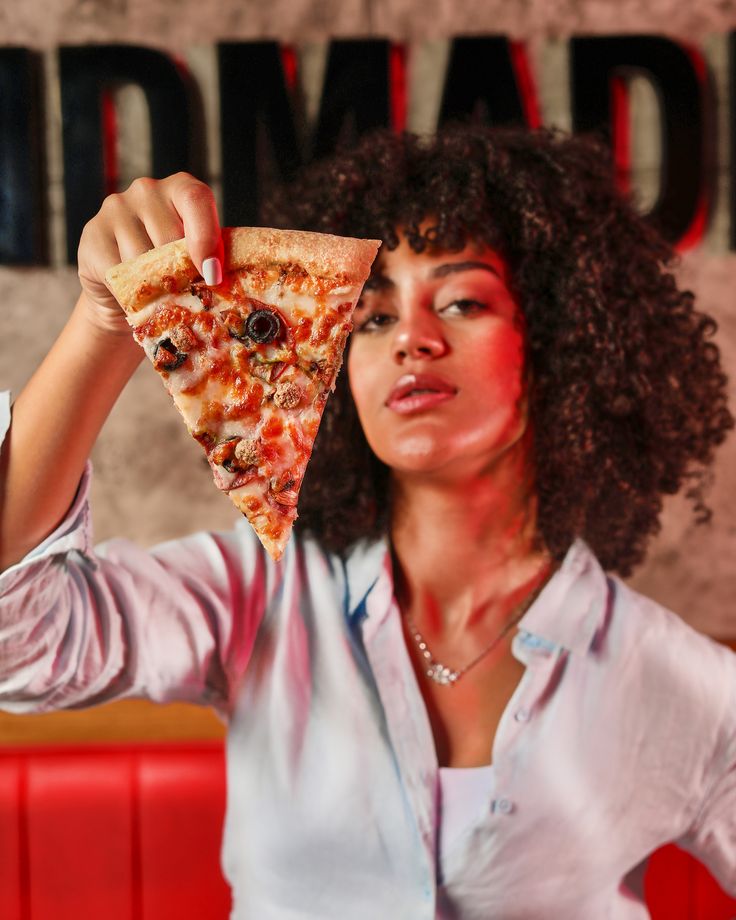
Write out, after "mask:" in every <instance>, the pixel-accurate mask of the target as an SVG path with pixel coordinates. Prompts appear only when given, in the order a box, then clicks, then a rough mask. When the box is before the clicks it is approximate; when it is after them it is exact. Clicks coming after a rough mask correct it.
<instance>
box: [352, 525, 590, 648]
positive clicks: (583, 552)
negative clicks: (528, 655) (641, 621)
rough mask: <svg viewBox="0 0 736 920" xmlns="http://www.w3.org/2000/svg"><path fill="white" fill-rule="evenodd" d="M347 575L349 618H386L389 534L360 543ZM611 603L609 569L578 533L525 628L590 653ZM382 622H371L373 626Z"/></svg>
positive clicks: (390, 592)
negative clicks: (605, 569) (605, 570)
mask: <svg viewBox="0 0 736 920" xmlns="http://www.w3.org/2000/svg"><path fill="white" fill-rule="evenodd" d="M345 577H346V598H345V600H346V607H347V613H348V617H349V619H350V620H354V619H356V618H361V617H369V619H370V618H373V617H376V618H378V619H379V620H382V619H383V618H384V616H385V615H386V614H387V613H388V609H389V607H390V603H388V601H390V599H391V598H392V595H393V579H392V570H391V553H390V550H389V545H388V539H387V538H385V537H384V538H382V539H380V540H377V541H375V542H369V541H361V542H360V543H359V544H357V545H356V546H355V547H354V549H353V550H352V551H351V553H350V555H349V556H348V557H347V559H346V561H345ZM374 595H375V596H374ZM607 603H608V582H607V579H606V575H605V573H604V571H603V569H602V568H601V566H600V563H599V562H598V560H597V559H596V558H595V556H594V555H593V552H592V550H591V549H590V547H589V546H588V545H587V543H585V541H584V540H582V539H577V540H575V541H574V542H573V543H572V544H571V546H570V548H569V549H568V551H567V553H566V555H565V558H564V559H563V561H562V564H561V565H560V567H559V568H558V569H557V571H556V572H554V574H553V575H552V577H551V578H550V580H549V581H548V582H547V584H546V585H545V586H544V588H543V589H542V590H541V591H540V593H539V595H538V596H537V598H536V599H535V601H534V603H533V604H532V605H531V606H530V607H529V609H528V610H527V612H526V613H525V614H524V616H523V617H522V619H521V620H520V622H519V629H521V630H523V631H525V632H527V633H530V634H532V635H535V636H538V637H540V638H541V639H545V640H547V642H551V643H553V644H554V645H556V646H560V647H562V648H565V649H569V650H570V651H571V652H575V653H576V654H581V655H584V654H586V653H587V651H588V650H589V648H590V645H591V642H592V641H593V638H594V636H595V634H596V632H597V631H598V629H599V627H600V625H601V624H602V622H603V619H604V617H605V613H606V607H607ZM378 625H379V624H378V622H376V623H371V627H377V626H378Z"/></svg>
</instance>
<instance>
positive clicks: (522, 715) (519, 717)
mask: <svg viewBox="0 0 736 920" xmlns="http://www.w3.org/2000/svg"><path fill="white" fill-rule="evenodd" d="M514 718H515V719H516V721H517V722H528V721H529V719H530V718H531V713H530V712H529V710H528V709H517V710H516V712H515V713H514Z"/></svg>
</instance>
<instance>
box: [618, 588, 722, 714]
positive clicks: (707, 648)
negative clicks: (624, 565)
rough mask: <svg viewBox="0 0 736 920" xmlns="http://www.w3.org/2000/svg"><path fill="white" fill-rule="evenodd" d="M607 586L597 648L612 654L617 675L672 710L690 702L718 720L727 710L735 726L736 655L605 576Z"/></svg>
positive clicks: (643, 596)
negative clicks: (605, 610)
mask: <svg viewBox="0 0 736 920" xmlns="http://www.w3.org/2000/svg"><path fill="white" fill-rule="evenodd" d="M607 581H608V586H609V604H608V608H609V611H608V613H607V621H608V625H607V629H606V630H605V633H604V637H603V639H602V642H601V645H602V646H605V645H606V644H608V645H609V646H610V647H611V648H612V649H615V650H616V651H617V653H618V654H617V655H616V658H617V659H618V663H619V668H620V670H621V672H622V673H627V674H628V675H629V676H631V677H632V678H634V680H633V684H634V685H637V684H638V686H639V687H640V689H642V690H644V688H646V689H648V690H649V691H650V692H654V693H656V694H657V696H658V697H660V698H661V699H663V700H665V699H667V700H669V702H670V703H671V704H672V705H673V706H676V705H681V706H683V707H686V708H688V706H689V704H690V703H694V704H695V705H696V706H697V708H698V710H699V711H701V712H702V711H703V710H704V708H705V707H707V708H708V710H709V711H710V712H712V713H714V714H717V716H718V718H720V717H722V716H723V715H724V713H725V712H726V710H728V709H730V712H731V713H733V716H734V722H735V723H736V654H734V652H733V651H732V650H731V649H730V648H728V647H727V646H725V645H723V644H722V643H719V642H716V641H715V640H714V639H712V638H711V637H709V636H707V635H705V634H703V633H701V632H698V631H697V630H696V629H694V628H693V627H692V626H691V625H690V624H689V623H687V622H686V621H685V619H683V617H682V616H681V615H680V614H678V613H677V612H675V611H673V610H671V609H669V608H668V607H666V606H664V605H663V604H661V603H658V602H657V601H656V600H654V599H653V598H650V597H648V596H646V595H645V594H642V593H641V592H639V591H637V590H636V589H634V588H633V587H632V586H631V585H629V584H627V583H625V582H624V581H623V580H622V579H620V578H619V577H617V576H615V575H608V576H607ZM619 668H617V670H619ZM735 727H736V726H735Z"/></svg>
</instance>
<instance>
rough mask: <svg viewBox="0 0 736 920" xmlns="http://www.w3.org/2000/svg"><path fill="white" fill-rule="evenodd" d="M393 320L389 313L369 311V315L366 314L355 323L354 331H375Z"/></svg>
mask: <svg viewBox="0 0 736 920" xmlns="http://www.w3.org/2000/svg"><path fill="white" fill-rule="evenodd" d="M393 321H394V317H393V316H391V314H390V313H371V315H370V316H366V318H365V319H364V320H361V322H359V323H357V324H356V326H355V331H356V332H375V331H376V330H377V329H382V328H383V327H385V326H388V325H390V324H391V323H392V322H393Z"/></svg>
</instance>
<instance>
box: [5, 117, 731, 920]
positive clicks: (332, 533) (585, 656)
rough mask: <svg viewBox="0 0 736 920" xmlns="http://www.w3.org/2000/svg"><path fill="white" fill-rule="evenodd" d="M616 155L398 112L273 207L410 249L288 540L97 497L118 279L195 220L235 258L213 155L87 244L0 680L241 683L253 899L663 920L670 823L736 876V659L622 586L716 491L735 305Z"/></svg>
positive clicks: (120, 369) (13, 500)
mask: <svg viewBox="0 0 736 920" xmlns="http://www.w3.org/2000/svg"><path fill="white" fill-rule="evenodd" d="M604 161H605V156H604V154H603V153H602V151H601V150H599V149H598V148H597V147H595V145H591V144H590V143H589V142H583V141H580V140H572V139H565V138H561V137H557V136H554V135H551V134H547V133H544V132H541V133H531V134H526V133H520V132H504V131H493V130H490V129H482V128H462V129H452V130H448V131H445V132H442V133H441V134H439V135H438V136H437V137H436V138H434V139H433V140H431V141H426V142H422V141H419V140H418V139H416V138H412V137H402V138H397V137H394V136H392V135H390V134H386V133H383V134H379V135H375V136H373V137H371V138H369V139H366V140H365V141H363V142H362V143H361V144H360V145H359V146H358V147H357V148H356V150H354V151H352V152H349V153H344V154H341V155H339V156H338V157H336V158H335V159H334V160H333V161H331V162H329V163H327V164H324V165H321V166H317V167H315V168H313V169H312V170H308V171H307V172H306V173H305V176H304V177H303V179H302V180H301V181H300V182H299V183H298V184H297V185H296V186H295V187H293V188H292V189H290V190H288V192H287V193H286V194H284V195H281V196H278V197H276V198H274V201H273V203H272V206H271V210H270V212H269V215H268V219H269V220H270V222H272V223H276V222H277V220H278V222H280V223H282V224H287V225H290V226H298V227H306V228H310V229H318V230H327V231H331V232H339V233H346V234H350V235H364V236H373V237H379V238H382V239H383V240H384V242H385V245H384V247H383V249H382V252H381V254H380V255H379V259H378V261H377V263H376V266H375V271H374V273H373V275H372V277H371V279H370V281H369V283H368V284H367V285H366V290H365V292H364V295H363V298H362V300H361V303H360V305H359V307H358V309H357V310H356V315H355V332H354V334H353V336H352V337H351V343H350V346H349V354H348V358H347V375H345V374H343V375H341V377H340V384H339V387H338V392H337V393H336V394H335V395H334V396H333V397H332V399H331V400H330V402H329V403H328V408H327V410H326V414H325V418H324V419H323V425H322V430H321V433H320V437H319V439H318V445H317V447H316V449H315V453H314V456H313V459H312V461H311V464H310V468H309V472H308V478H307V480H306V481H305V484H304V487H303V490H302V500H301V503H300V513H301V518H300V524H301V527H300V530H301V533H300V534H299V535H298V538H297V539H296V540H294V541H292V544H291V545H290V548H289V550H288V552H287V555H286V557H285V559H284V561H283V562H282V563H280V564H278V565H274V564H272V563H270V562H269V560H268V559H267V558H266V557H265V556H264V554H263V552H262V550H261V549H260V545H259V544H258V543H257V541H256V540H255V539H254V538H253V537H252V535H251V534H250V532H249V530H246V529H236V531H235V532H233V533H230V534H198V535H195V536H193V537H190V538H186V539H184V540H179V541H175V542H173V543H170V544H166V545H164V546H161V547H158V548H156V549H154V550H152V551H150V552H144V551H141V550H139V549H138V548H136V547H135V546H132V545H131V544H129V543H127V542H125V541H114V542H112V543H110V544H108V545H107V546H106V547H103V548H101V549H99V550H98V551H97V552H93V551H92V550H91V549H90V537H89V533H88V530H87V526H86V510H85V509H86V505H85V492H86V488H87V480H88V477H89V473H88V472H87V473H85V474H84V475H83V476H82V485H81V487H80V488H79V490H77V485H78V483H79V479H80V475H82V471H83V469H84V464H85V459H86V457H87V454H88V452H89V449H90V447H91V445H92V442H93V440H94V437H95V435H96V433H97V430H98V428H99V426H100V424H101V423H102V421H103V419H104V418H105V416H106V414H107V412H108V411H109V408H110V406H111V405H112V403H113V401H114V399H115V397H116V396H117V394H118V392H119V391H120V389H121V387H122V386H123V385H124V382H125V380H126V379H127V377H128V376H129V375H130V373H131V372H132V369H133V368H134V366H135V365H136V364H137V361H138V359H139V352H138V351H137V350H136V349H137V347H136V346H134V345H133V344H132V343H131V341H130V336H129V334H128V332H127V328H126V325H125V321H124V319H123V318H122V314H121V312H120V310H119V309H118V308H117V305H116V304H115V302H114V301H113V299H112V298H111V297H110V295H109V292H108V291H107V289H106V288H105V287H104V284H103V282H102V278H103V276H104V271H105V270H106V269H107V267H108V266H109V265H111V264H113V263H115V262H117V261H118V260H119V259H120V258H121V257H122V258H127V257H130V256H133V255H136V254H137V253H139V252H142V251H144V250H146V249H147V248H150V246H151V245H159V244H161V243H164V242H166V241H168V240H170V239H175V238H178V237H180V236H181V235H182V234H185V235H186V238H187V240H188V242H189V247H190V252H191V254H192V257H193V259H194V261H195V263H196V264H197V265H198V266H202V268H203V272H204V273H205V277H207V273H209V272H210V271H212V267H213V265H215V267H216V263H212V262H207V260H209V259H215V260H218V259H219V257H220V256H219V248H218V247H219V233H218V225H217V217H216V213H215V209H214V205H213V200H212V195H211V193H210V192H209V190H208V189H206V187H205V186H203V185H201V183H198V182H196V180H193V179H192V178H191V177H188V176H183V175H179V176H175V177H172V178H171V179H168V180H164V181H162V182H159V183H153V182H150V181H145V182H137V183H134V185H133V186H132V187H131V189H129V190H128V191H127V192H125V193H124V194H123V195H119V196H113V197H112V198H111V199H108V201H107V202H106V203H105V205H104V206H103V208H102V210H101V212H100V214H99V215H98V216H97V217H96V218H95V219H94V220H93V221H92V222H91V223H90V225H89V226H88V227H87V229H86V231H85V234H84V237H83V239H82V244H81V246H80V278H81V280H82V287H83V294H82V296H81V298H80V301H79V304H78V306H77V308H76V310H75V313H74V315H73V317H72V319H71V321H70V324H69V326H68V327H67V329H66V330H65V331H64V333H63V334H62V336H61V338H60V340H59V342H58V343H57V345H56V346H55V347H54V349H53V350H52V352H51V353H50V355H49V357H48V358H47V359H46V361H45V362H44V364H43V365H42V367H41V368H40V370H39V372H38V373H37V375H36V377H35V378H34V379H33V380H32V381H31V383H30V384H29V386H28V388H27V389H26V391H24V393H23V394H21V396H20V397H19V399H18V401H17V403H16V405H15V407H14V410H13V423H12V437H11V438H10V439H9V446H8V447H6V450H5V456H6V458H7V459H6V467H7V471H6V475H7V482H8V486H7V492H6V495H7V502H6V507H5V509H4V520H3V526H4V533H5V535H6V536H5V539H4V544H3V545H4V553H5V555H4V557H3V560H4V566H10V567H9V568H8V570H7V571H6V573H5V574H4V576H3V583H2V587H3V592H4V593H3V599H2V608H0V609H1V611H2V618H3V619H2V623H3V624H4V626H5V629H4V632H3V633H2V634H0V635H3V636H4V637H5V638H4V639H3V640H2V641H3V645H2V647H1V650H0V662H2V663H3V664H2V666H1V667H0V700H2V701H4V702H3V705H4V706H6V708H9V709H12V710H14V711H27V710H30V709H47V708H50V707H52V706H62V705H63V706H72V705H74V706H76V705H81V704H88V703H90V702H99V701H101V700H106V699H111V698H114V697H121V696H131V695H146V696H148V697H150V698H152V699H157V700H168V699H172V698H177V699H191V700H198V701H204V702H207V703H212V704H214V705H217V706H218V707H219V708H220V710H221V711H222V712H223V713H224V714H225V715H226V717H227V719H228V721H229V733H228V790H229V791H228V812H227V821H226V829H225V844H224V854H223V858H224V868H225V872H226V875H227V877H228V878H229V880H230V882H231V883H232V885H233V891H234V915H235V916H236V917H249V918H251V917H257V918H271V917H273V918H285V917H315V918H327V917H340V918H344V917H351V918H353V917H370V918H375V917H387V918H412V920H413V918H421V917H426V918H432V917H435V916H442V917H462V918H484V920H485V918H490V917H494V918H503V920H513V918H517V917H518V918H542V917H544V918H548V917H560V918H565V920H569V918H572V920H574V918H586V920H588V918H591V917H604V916H610V917H621V918H623V917H626V918H638V917H645V916H646V908H645V907H644V906H643V903H642V900H641V877H642V867H643V864H644V861H645V860H646V857H647V855H648V854H649V853H650V852H652V851H653V850H654V849H656V848H657V847H659V846H660V845H661V844H663V843H665V842H667V841H670V840H674V839H677V840H679V841H680V842H681V843H682V844H683V845H685V846H688V847H690V848H691V849H692V850H693V851H694V852H695V853H696V855H697V856H698V857H699V858H700V859H702V860H704V861H705V862H707V863H708V865H709V866H710V867H711V869H712V870H713V871H714V872H715V873H716V874H717V875H718V877H719V879H720V880H721V882H722V884H723V885H724V886H726V887H727V888H728V890H730V891H732V892H733V893H734V894H736V817H735V816H736V749H735V745H736V663H735V662H734V658H733V655H732V654H731V653H730V652H728V651H727V650H725V649H723V648H721V647H719V646H716V645H715V644H714V643H712V642H710V641H709V640H708V639H706V638H704V637H702V636H698V635H697V634H696V633H694V632H693V631H692V630H691V629H689V628H688V627H687V626H686V625H684V624H683V623H682V622H681V621H680V620H679V619H678V618H676V617H675V616H674V615H673V614H671V613H669V612H668V611H665V610H663V609H662V608H660V607H658V606H657V605H656V604H654V603H653V602H651V601H648V600H646V599H645V598H643V597H641V596H639V595H637V594H636V593H634V592H632V591H631V590H629V589H628V588H627V587H626V586H625V585H624V584H623V583H622V582H620V581H619V580H618V579H617V578H616V577H614V576H611V577H606V575H605V574H604V569H610V570H613V571H618V572H619V573H621V574H627V573H628V572H629V571H630V570H631V569H632V567H633V566H634V565H635V564H636V563H637V562H639V561H640V560H641V558H642V557H643V555H644V551H645V545H646V541H647V538H648V537H649V536H650V535H651V533H653V532H654V531H655V530H656V528H657V520H658V515H659V512H660V509H661V498H662V495H663V494H665V493H671V492H675V491H677V490H678V489H679V488H680V487H681V485H683V483H685V482H686V481H689V483H690V485H689V492H690V494H691V496H692V497H693V499H694V501H695V503H696V507H697V509H698V511H699V513H700V516H701V517H703V516H704V515H705V514H706V513H707V509H705V506H704V503H703V471H704V469H705V467H707V465H708V464H709V463H710V461H711V458H712V453H713V450H714V447H715V446H716V445H717V444H718V443H720V442H721V441H722V440H723V438H724V437H725V434H726V432H727V431H728V429H729V428H730V427H732V425H733V420H732V418H731V416H730V414H729V413H728V410H727V409H726V406H725V378H724V376H723V374H722V372H721V370H720V367H719V358H718V352H717V349H716V348H715V346H714V345H713V344H712V343H711V342H709V341H708V339H709V336H710V335H711V334H712V331H713V329H714V324H713V322H712V321H711V320H709V319H708V318H707V317H704V316H702V315H701V314H699V313H697V312H696V311H695V310H694V309H693V304H692V297H691V295H690V294H688V293H682V292H679V291H678V290H677V288H676V286H675V283H674V281H673V279H672V277H671V275H670V274H669V273H668V271H667V269H666V264H667V261H668V260H669V258H670V252H669V250H668V248H667V247H666V246H665V244H664V243H663V242H662V241H661V240H659V238H658V237H657V236H656V235H655V233H654V232H653V231H652V230H651V229H649V228H648V227H647V226H646V225H645V224H644V223H643V222H642V221H640V220H639V219H638V218H637V217H636V216H635V215H634V214H633V212H632V211H631V209H630V208H629V206H628V205H627V204H626V203H625V202H623V201H622V200H621V199H620V198H618V197H617V196H616V194H615V192H614V191H613V188H612V185H611V183H610V180H609V178H608V175H607V170H606V169H605V166H604V165H603V164H604ZM51 393H53V400H52V399H50V394H51ZM49 405H51V406H53V411H50V410H49V408H48V406H49ZM31 454H32V456H33V457H34V461H35V462H34V464H32V465H31V464H29V463H28V462H27V458H28V456H29V455H31ZM52 460H53V462H54V464H55V467H54V468H55V469H56V468H57V467H59V473H58V476H57V477H55V479H54V481H53V482H48V481H47V480H46V479H45V477H44V476H43V475H39V473H38V472H37V470H38V468H39V467H40V468H41V469H44V468H46V464H50V463H51V461H52ZM39 543H40V545H38V544H39ZM18 560H22V561H20V562H19V563H18ZM60 561H62V562H63V565H60V564H59V562H60ZM12 563H18V564H12ZM91 624H94V625H95V626H96V628H94V629H92V628H90V626H91Z"/></svg>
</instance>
